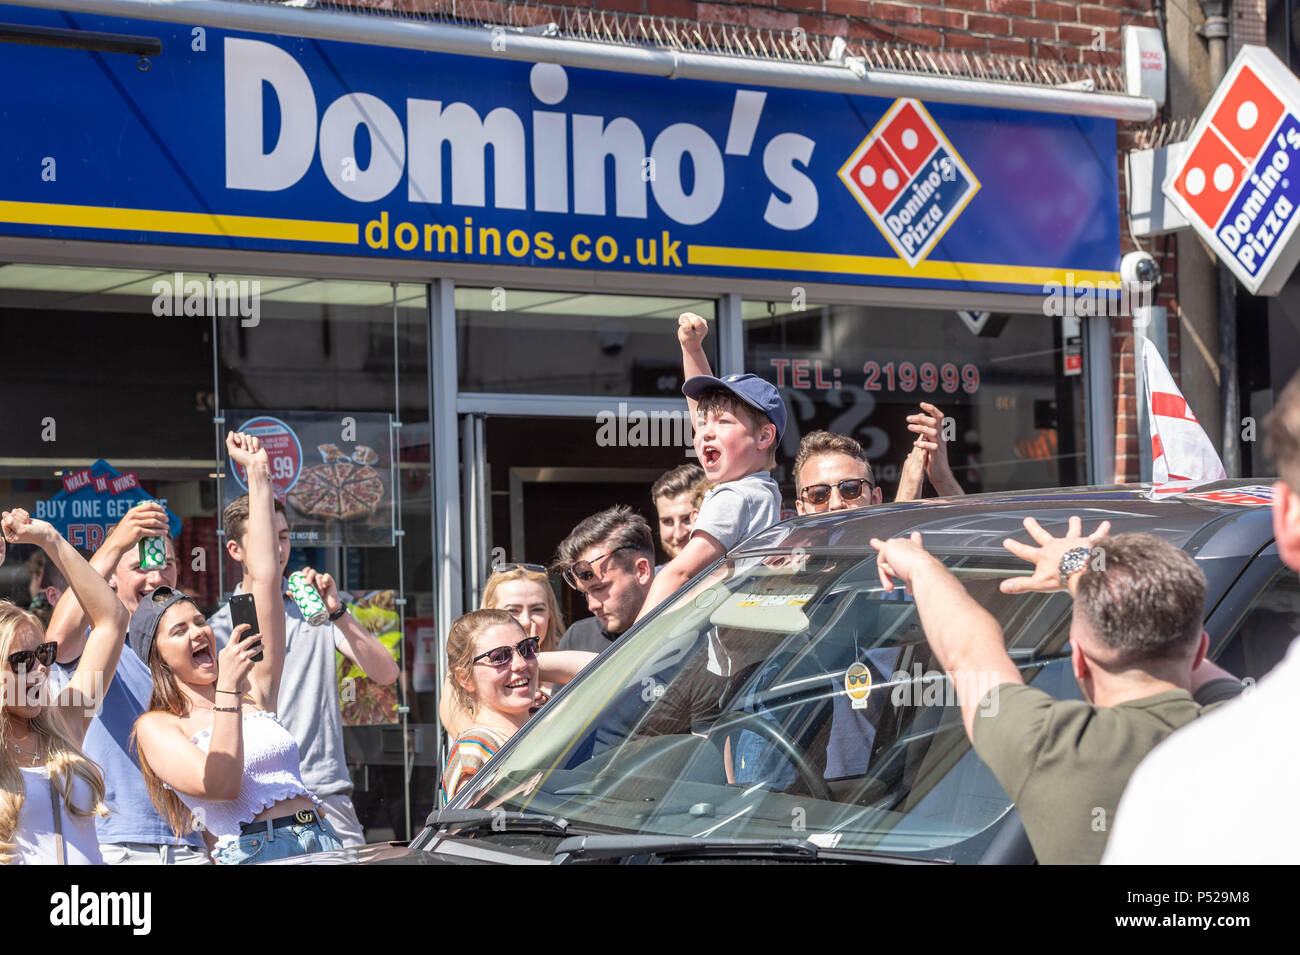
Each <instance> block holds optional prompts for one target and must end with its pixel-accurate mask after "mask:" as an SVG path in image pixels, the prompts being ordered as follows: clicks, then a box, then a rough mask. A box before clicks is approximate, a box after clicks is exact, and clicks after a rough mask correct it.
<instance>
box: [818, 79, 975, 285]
mask: <svg viewBox="0 0 1300 955" xmlns="http://www.w3.org/2000/svg"><path fill="white" fill-rule="evenodd" d="M839 176H840V181H842V182H843V183H844V185H845V186H846V187H848V190H849V192H851V193H853V197H854V198H855V199H857V200H858V204H859V205H861V206H862V208H863V211H865V212H866V214H867V215H868V216H870V217H871V221H872V222H874V223H875V224H876V228H878V229H879V230H880V232H881V234H882V235H884V237H885V240H886V241H887V242H888V243H889V244H890V246H892V247H893V249H894V251H895V252H897V253H898V255H899V257H900V258H902V259H903V261H905V262H906V263H907V264H908V265H909V266H915V265H916V264H917V263H918V262H921V261H922V260H924V259H925V257H926V256H928V255H929V254H930V252H931V251H932V250H933V249H934V247H935V245H936V244H937V243H938V241H939V239H940V238H941V237H942V236H943V234H944V232H946V231H947V230H948V228H949V226H951V225H952V224H953V223H954V222H956V221H957V217H958V216H959V215H961V212H962V210H963V209H965V208H966V205H967V204H968V203H969V202H970V201H971V199H973V198H974V197H975V193H976V192H978V191H979V188H980V183H979V180H978V179H976V178H975V174H974V173H973V172H971V170H970V167H969V166H967V165H966V162H965V160H963V159H962V158H961V155H960V154H959V153H958V152H957V150H956V149H954V148H953V145H952V143H950V142H948V138H947V137H946V136H944V134H943V131H942V130H940V129H939V126H938V124H937V123H935V121H934V118H933V117H932V116H931V115H930V114H929V113H928V112H927V111H926V108H925V107H924V106H923V105H921V103H920V101H919V100H914V99H900V100H896V101H895V102H894V105H892V106H891V107H890V108H889V109H888V111H886V113H885V115H884V116H883V117H882V118H881V120H880V122H878V123H877V124H876V126H875V128H874V129H873V130H872V131H871V132H870V133H869V134H868V135H867V138H866V139H864V140H863V141H862V142H861V143H860V144H859V145H858V148H857V149H855V150H854V151H853V155H851V156H850V157H849V158H848V161H847V162H845V163H844V165H843V166H841V167H840V172H839Z"/></svg>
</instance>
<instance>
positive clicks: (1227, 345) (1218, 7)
mask: <svg viewBox="0 0 1300 955" xmlns="http://www.w3.org/2000/svg"><path fill="white" fill-rule="evenodd" d="M1200 3H1201V11H1202V12H1203V13H1204V14H1205V23H1204V24H1202V26H1201V28H1200V30H1199V32H1200V34H1201V36H1203V37H1205V41H1206V44H1207V45H1208V47H1209V53H1210V79H1211V80H1213V82H1214V84H1215V86H1218V85H1219V83H1220V82H1222V80H1223V74H1224V73H1225V72H1226V71H1227V67H1228V37H1229V35H1230V32H1231V31H1230V30H1229V27H1228V14H1229V12H1230V10H1231V7H1232V3H1231V0H1200ZM1215 271H1216V273H1217V277H1218V291H1219V295H1218V298H1219V406H1220V408H1222V410H1223V428H1222V431H1221V432H1220V441H1221V443H1222V446H1223V469H1224V470H1225V471H1226V472H1227V473H1228V477H1240V476H1241V445H1240V444H1239V443H1238V439H1237V435H1238V432H1237V429H1238V427H1239V426H1240V422H1241V399H1240V396H1239V393H1238V392H1239V385H1238V381H1237V280H1236V278H1235V277H1234V276H1233V274H1232V272H1230V271H1229V270H1228V267H1227V266H1226V265H1224V264H1223V263H1222V262H1219V263H1218V264H1217V266H1216V268H1215Z"/></svg>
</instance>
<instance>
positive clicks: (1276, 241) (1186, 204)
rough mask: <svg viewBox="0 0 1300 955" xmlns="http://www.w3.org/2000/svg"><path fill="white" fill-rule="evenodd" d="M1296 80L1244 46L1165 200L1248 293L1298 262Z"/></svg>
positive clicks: (1299, 106)
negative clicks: (1207, 245)
mask: <svg viewBox="0 0 1300 955" xmlns="http://www.w3.org/2000/svg"><path fill="white" fill-rule="evenodd" d="M1297 114H1300V80H1297V79H1296V77H1295V75H1294V74H1293V73H1292V72H1291V71H1290V70H1288V69H1287V67H1286V64H1285V63H1283V62H1282V61H1281V60H1280V59H1278V58H1277V56H1275V55H1274V54H1273V52H1272V51H1271V50H1269V49H1268V48H1267V47H1262V46H1244V47H1242V48H1241V52H1240V53H1238V54H1237V58H1236V59H1235V60H1233V62H1232V66H1231V67H1229V68H1228V72H1227V73H1226V74H1225V76H1224V77H1223V82H1222V83H1220V84H1219V88H1218V89H1217V90H1216V91H1215V93H1214V97H1213V98H1212V99H1211V100H1210V103H1209V105H1208V106H1206V108H1205V112H1203V113H1202V114H1201V118H1200V120H1199V121H1198V122H1197V123H1196V128H1195V129H1193V130H1192V135H1191V137H1190V138H1189V140H1188V147H1187V151H1186V153H1185V154H1184V157H1185V158H1184V159H1183V162H1182V164H1181V165H1179V166H1175V167H1174V168H1172V169H1171V170H1170V171H1169V175H1168V177H1167V178H1166V179H1165V182H1164V194H1165V195H1166V196H1168V197H1169V200H1170V201H1171V202H1173V204H1174V205H1175V206H1177V207H1178V210H1179V211H1180V212H1182V213H1183V215H1184V216H1186V217H1187V220H1188V222H1190V223H1191V224H1192V227H1193V228H1194V229H1195V230H1196V232H1197V234H1198V235H1200V237H1201V238H1202V239H1204V240H1205V241H1206V242H1208V243H1209V244H1210V246H1211V247H1212V248H1213V249H1214V251H1215V253H1216V254H1217V255H1218V256H1219V258H1220V259H1222V260H1223V261H1224V262H1225V263H1226V264H1227V266H1228V267H1229V268H1230V269H1232V271H1233V273H1234V274H1235V275H1236V276H1237V278H1239V279H1240V280H1241V283H1242V284H1243V285H1245V286H1246V288H1248V289H1249V290H1250V292H1251V293H1252V294H1254V295H1276V294H1277V293H1278V292H1279V291H1280V290H1281V288H1282V286H1283V285H1285V284H1286V280H1287V279H1288V278H1289V277H1290V275H1291V272H1292V270H1293V269H1294V268H1295V265H1296V262H1297V261H1300V236H1297V234H1296V226H1297V223H1300V214H1297V208H1298V207H1300V120H1298V119H1297Z"/></svg>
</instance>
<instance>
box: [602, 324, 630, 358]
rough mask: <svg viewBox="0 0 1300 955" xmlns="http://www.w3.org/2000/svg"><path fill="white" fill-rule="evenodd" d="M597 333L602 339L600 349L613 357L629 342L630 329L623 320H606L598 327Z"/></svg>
mask: <svg viewBox="0 0 1300 955" xmlns="http://www.w3.org/2000/svg"><path fill="white" fill-rule="evenodd" d="M596 335H597V337H598V338H599V339H600V350H601V351H603V352H604V353H605V354H606V355H609V356H610V357H611V358H612V357H614V356H615V355H617V354H618V353H619V352H621V351H622V350H623V346H624V345H626V344H627V336H628V329H627V326H626V325H624V324H623V323H622V322H605V323H604V324H602V325H601V326H600V327H599V328H598V329H596Z"/></svg>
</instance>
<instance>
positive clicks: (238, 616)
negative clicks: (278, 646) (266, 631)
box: [230, 594, 262, 663]
mask: <svg viewBox="0 0 1300 955" xmlns="http://www.w3.org/2000/svg"><path fill="white" fill-rule="evenodd" d="M244 623H246V624H248V632H249V633H261V632H262V628H261V627H259V626H258V625H257V602H256V601H255V600H254V599H253V595H252V594H235V595H234V596H232V597H231V598H230V625H231V627H232V628H233V627H238V626H239V625H240V624H244ZM232 632H233V631H232ZM253 646H254V647H255V648H256V649H257V654H256V656H254V657H252V658H251V659H252V661H253V662H254V663H261V662H262V643H261V641H260V640H259V641H258V642H257V643H255V644H253Z"/></svg>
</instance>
